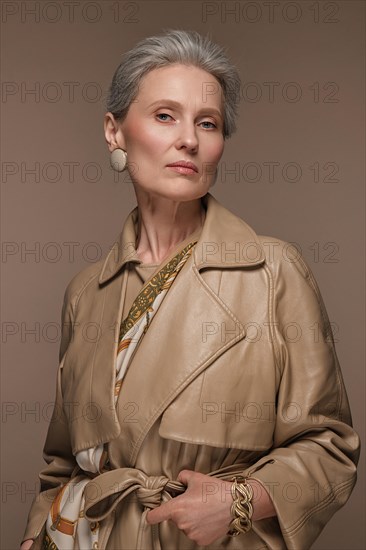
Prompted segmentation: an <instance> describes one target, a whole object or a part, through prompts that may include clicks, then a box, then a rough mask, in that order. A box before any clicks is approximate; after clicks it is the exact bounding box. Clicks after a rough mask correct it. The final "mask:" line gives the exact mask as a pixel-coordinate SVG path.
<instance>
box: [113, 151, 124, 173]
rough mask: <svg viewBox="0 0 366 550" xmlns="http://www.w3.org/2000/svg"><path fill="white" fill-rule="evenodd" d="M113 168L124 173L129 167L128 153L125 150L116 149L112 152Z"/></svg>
mask: <svg viewBox="0 0 366 550" xmlns="http://www.w3.org/2000/svg"><path fill="white" fill-rule="evenodd" d="M110 161H111V166H112V168H113V170H116V172H123V170H125V168H126V166H127V153H126V151H124V150H123V149H115V150H114V151H112V152H111V159H110Z"/></svg>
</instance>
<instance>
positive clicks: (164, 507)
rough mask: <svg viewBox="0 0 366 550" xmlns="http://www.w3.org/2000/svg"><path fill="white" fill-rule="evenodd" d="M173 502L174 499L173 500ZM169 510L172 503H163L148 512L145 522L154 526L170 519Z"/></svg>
mask: <svg viewBox="0 0 366 550" xmlns="http://www.w3.org/2000/svg"><path fill="white" fill-rule="evenodd" d="M173 500H174V499H173ZM171 508H172V501H169V502H163V504H160V506H158V507H157V508H154V509H153V510H150V511H149V512H148V513H147V514H146V521H147V523H148V524H149V525H155V524H156V523H161V522H162V521H165V520H167V519H171Z"/></svg>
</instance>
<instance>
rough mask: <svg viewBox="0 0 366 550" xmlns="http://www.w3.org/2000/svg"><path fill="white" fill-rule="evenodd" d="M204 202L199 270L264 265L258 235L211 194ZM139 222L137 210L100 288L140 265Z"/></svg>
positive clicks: (195, 257) (197, 253)
mask: <svg viewBox="0 0 366 550" xmlns="http://www.w3.org/2000/svg"><path fill="white" fill-rule="evenodd" d="M201 200H202V202H203V204H204V206H205V208H206V218H205V222H204V225H203V228H202V232H201V235H200V237H199V239H198V242H197V244H196V246H195V248H194V252H193V254H192V256H193V262H194V264H195V266H196V267H197V269H198V270H199V269H203V268H206V267H221V268H225V267H241V266H255V265H259V264H261V263H262V262H263V261H264V259H265V254H264V251H263V248H262V246H261V244H260V241H259V238H258V236H257V235H256V233H255V231H254V230H253V229H252V228H251V227H250V226H249V225H248V224H247V223H245V222H244V221H243V220H242V219H240V218H239V217H238V216H236V215H235V214H233V212H231V211H230V210H228V209H227V208H225V207H224V206H223V205H222V204H220V203H219V202H218V201H217V199H215V197H214V196H213V195H211V193H207V194H206V195H205V196H204V197H202V199H201ZM137 218H138V207H137V206H136V207H135V208H134V209H133V210H132V211H131V212H130V213H129V215H128V217H127V219H126V221H125V224H124V226H123V230H122V232H121V234H120V236H119V240H118V241H117V242H116V243H115V244H114V246H113V247H112V249H111V251H110V252H109V254H108V256H107V258H106V260H105V262H104V264H103V267H102V270H101V273H100V276H99V284H104V283H106V282H107V281H109V280H110V279H112V277H114V275H116V274H117V273H118V271H119V270H120V269H121V268H122V267H123V266H124V264H125V263H126V262H136V263H141V260H140V259H139V257H138V256H137V252H136V246H135V244H136V227H137Z"/></svg>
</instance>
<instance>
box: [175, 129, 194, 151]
mask: <svg viewBox="0 0 366 550" xmlns="http://www.w3.org/2000/svg"><path fill="white" fill-rule="evenodd" d="M176 148H177V149H178V150H179V149H187V150H188V151H190V152H192V153H194V152H196V151H197V150H198V137H197V130H196V126H195V124H194V123H192V122H184V123H181V125H180V128H179V133H178V138H177V141H176Z"/></svg>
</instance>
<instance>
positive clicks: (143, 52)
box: [106, 29, 240, 138]
mask: <svg viewBox="0 0 366 550" xmlns="http://www.w3.org/2000/svg"><path fill="white" fill-rule="evenodd" d="M173 63H182V64H184V65H193V66H195V67H198V68H200V69H203V70H204V71H206V72H208V73H210V74H211V75H212V76H214V77H215V78H216V79H217V80H218V81H219V83H220V85H221V88H222V91H223V96H224V128H223V135H224V138H228V137H230V136H231V134H232V133H233V132H235V130H236V115H237V111H238V103H239V92H240V77H239V74H238V71H237V69H236V67H235V66H234V65H232V64H231V63H230V61H229V59H228V57H227V56H226V53H225V50H224V48H223V47H221V46H219V45H218V44H215V43H214V42H212V41H211V39H210V38H209V37H208V36H206V37H204V36H202V35H200V34H199V33H198V32H196V31H187V30H178V29H167V30H164V31H163V34H161V35H156V36H149V37H147V38H144V39H143V40H141V41H140V42H138V43H137V44H136V45H135V46H134V47H133V48H132V49H131V50H129V51H127V52H125V53H124V54H123V56H122V61H121V63H120V65H119V66H118V68H117V70H116V72H115V73H114V76H113V79H112V83H111V85H110V87H109V90H108V93H107V96H106V108H107V111H109V112H111V113H112V114H113V115H114V117H115V118H116V119H117V120H123V119H124V118H125V116H126V115H127V112H128V109H129V107H130V105H131V103H132V101H133V100H134V99H135V98H136V96H137V94H138V88H139V84H140V81H141V79H142V78H143V77H144V76H145V75H146V74H147V73H148V72H149V71H151V70H153V69H157V68H160V67H164V66H166V65H170V64H173Z"/></svg>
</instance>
